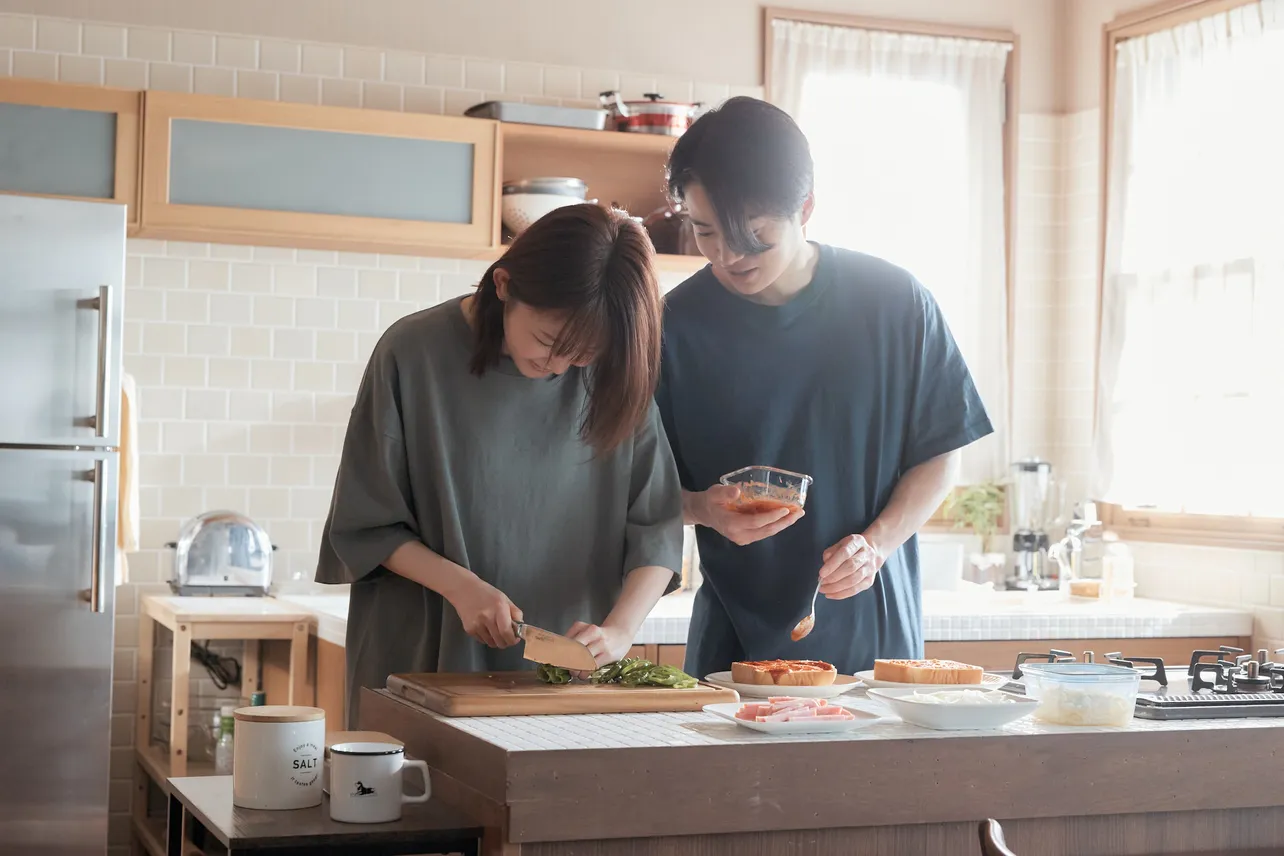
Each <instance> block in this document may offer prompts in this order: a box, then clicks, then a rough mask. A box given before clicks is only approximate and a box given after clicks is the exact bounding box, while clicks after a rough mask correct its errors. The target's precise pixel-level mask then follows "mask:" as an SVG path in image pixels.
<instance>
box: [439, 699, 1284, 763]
mask: <svg viewBox="0 0 1284 856" xmlns="http://www.w3.org/2000/svg"><path fill="white" fill-rule="evenodd" d="M842 701H843V703H844V704H845V705H848V706H850V707H854V708H860V709H862V710H866V711H869V712H871V713H875V714H878V715H879V716H882V717H883V719H881V720H880V721H878V722H876V723H873V724H871V725H868V726H866V727H864V728H857V729H854V730H852V731H844V732H837V733H828V734H825V733H822V734H792V735H788V734H787V735H780V734H764V733H762V732H759V731H752V730H750V729H748V728H744V727H743V726H739V725H736V724H735V723H733V722H728V721H727V720H725V719H722V718H720V717H717V716H714V715H713V714H710V713H704V712H703V711H695V712H691V713H617V714H611V715H609V716H603V715H601V714H597V715H592V714H579V715H559V716H486V717H455V718H451V717H442V716H438V715H437V714H435V713H432V712H430V711H427V710H422V709H420V710H421V712H422V714H423V715H424V716H431V717H434V718H435V719H438V720H440V721H442V722H444V723H448V724H449V725H451V726H452V727H454V728H457V729H459V730H460V731H463V732H465V733H467V734H471V735H473V736H474V737H477V738H479V739H481V740H485V741H486V742H487V743H491V744H493V745H495V746H498V747H500V748H501V749H504V750H505V751H507V752H533V751H541V750H549V749H552V750H576V749H640V748H648V747H660V746H726V745H735V744H761V743H791V742H806V743H812V742H817V741H835V742H844V743H845V742H851V741H857V742H859V741H867V740H906V739H913V740H931V739H942V738H960V737H965V738H966V737H975V738H981V739H984V738H994V737H1018V736H1037V735H1045V734H1087V733H1101V734H1107V733H1120V732H1130V733H1131V732H1155V731H1207V730H1218V729H1225V728H1272V727H1276V728H1277V727H1281V726H1284V720H1281V719H1276V718H1252V719H1193V720H1173V721H1164V720H1147V719H1133V720H1132V722H1131V723H1130V724H1129V725H1128V726H1127V727H1125V728H1105V727H1094V726H1069V725H1051V724H1048V723H1045V722H1041V721H1039V720H1037V719H1035V718H1034V717H1032V716H1028V717H1026V718H1024V719H1020V720H1017V721H1016V722H1014V723H1011V724H1010V725H1007V726H1004V727H1003V728H999V729H989V730H984V731H934V730H932V729H929V728H919V727H918V726H916V725H909V724H907V723H905V722H902V721H901V719H900V718H899V717H897V716H896V715H895V714H893V713H891V711H890V710H889V709H888V708H886V707H885V706H883V705H882V704H881V703H879V702H876V701H875V700H873V699H871V698H868V697H865V696H864V690H856V691H855V692H853V693H850V694H849V695H846V696H843V697H842Z"/></svg>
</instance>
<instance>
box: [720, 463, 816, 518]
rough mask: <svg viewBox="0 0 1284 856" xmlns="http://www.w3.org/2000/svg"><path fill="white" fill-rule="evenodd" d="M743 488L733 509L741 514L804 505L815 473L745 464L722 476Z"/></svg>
mask: <svg viewBox="0 0 1284 856" xmlns="http://www.w3.org/2000/svg"><path fill="white" fill-rule="evenodd" d="M719 481H721V482H722V483H723V484H725V485H734V486H736V487H738V488H740V496H739V498H738V499H737V500H736V501H735V502H734V503H732V504H731V505H730V506H728V507H729V508H731V509H732V510H733V511H739V512H740V513H741V514H762V513H763V512H765V511H775V510H777V509H780V508H790V509H794V508H802V507H803V506H804V505H806V504H807V488H808V487H809V486H810V485H811V482H812V478H811V476H806V475H803V474H802V473H791V472H789V471H788V470H779V469H776V468H775V467H745V468H744V469H742V470H736V471H735V472H733V473H727V474H726V475H725V476H723V477H722V478H721V479H719Z"/></svg>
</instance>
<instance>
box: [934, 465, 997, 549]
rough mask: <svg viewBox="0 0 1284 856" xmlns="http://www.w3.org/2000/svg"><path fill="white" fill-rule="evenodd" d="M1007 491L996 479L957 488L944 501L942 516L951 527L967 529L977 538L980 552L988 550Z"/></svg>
mask: <svg viewBox="0 0 1284 856" xmlns="http://www.w3.org/2000/svg"><path fill="white" fill-rule="evenodd" d="M1006 501H1007V494H1006V491H1005V489H1004V486H1003V485H1002V484H1001V483H999V482H983V483H981V484H974V485H967V486H965V487H961V488H959V489H958V490H956V491H954V492H953V493H951V494H950V495H949V497H948V498H947V499H946V500H945V517H946V519H947V520H951V521H953V522H954V528H955V529H971V530H972V531H973V532H974V533H976V535H977V536H979V537H980V539H981V552H982V553H983V554H988V553H989V552H990V539H991V538H993V537H994V533H996V532H997V531H998V529H999V521H1000V519H1002V517H1003V509H1004V507H1005V505H1006Z"/></svg>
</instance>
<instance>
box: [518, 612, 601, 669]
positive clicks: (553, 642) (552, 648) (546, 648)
mask: <svg viewBox="0 0 1284 856" xmlns="http://www.w3.org/2000/svg"><path fill="white" fill-rule="evenodd" d="M513 632H514V633H516V634H517V638H519V639H521V640H522V641H523V642H525V643H526V644H525V646H524V647H523V649H522V656H523V657H525V658H526V659H527V660H530V661H531V662H534V663H544V664H547V665H549V666H560V667H561V668H563V669H570V670H571V671H573V672H591V671H593V670H594V669H596V668H597V660H595V659H593V655H592V654H590V653H589V649H588V648H587V647H586V646H585V645H584V643H582V642H576V641H575V640H574V639H569V638H567V637H565V636H559V635H557V634H556V633H549V632H548V631H547V630H543V629H541V628H539V627H533V626H531V625H529V624H523V623H521V622H520V621H514V622H513Z"/></svg>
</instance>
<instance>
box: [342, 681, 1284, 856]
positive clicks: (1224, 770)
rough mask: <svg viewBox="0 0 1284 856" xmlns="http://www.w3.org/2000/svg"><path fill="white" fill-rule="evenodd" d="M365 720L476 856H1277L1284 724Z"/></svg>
mask: <svg viewBox="0 0 1284 856" xmlns="http://www.w3.org/2000/svg"><path fill="white" fill-rule="evenodd" d="M855 701H856V702H857V703H858V704H860V705H861V706H867V708H868V709H869V710H872V711H877V712H879V713H886V711H885V709H883V708H882V707H881V706H879V705H877V703H875V702H874V701H872V700H869V699H863V700H862V699H855ZM361 711H362V721H361V727H362V728H368V729H377V730H380V731H385V732H388V733H391V734H395V735H397V736H398V737H399V738H400V739H403V740H405V742H406V745H407V750H408V751H409V752H410V753H412V754H414V755H416V756H418V757H421V758H424V759H425V760H427V762H428V764H429V766H431V767H432V768H433V789H434V793H435V794H437V795H438V796H439V797H440V798H442V799H444V800H446V801H448V802H452V803H455V804H457V805H458V806H459V807H461V808H463V809H464V810H466V811H469V812H470V813H471V814H474V815H475V816H478V817H480V818H483V820H484V823H485V824H486V826H487V827H488V829H487V846H486V851H485V852H487V853H489V854H504V856H546V854H547V856H552V854H567V853H573V854H578V856H614V854H620V855H621V856H624V854H628V856H646V854H652V853H654V854H660V853H664V854H672V856H683V854H693V856H694V854H701V856H715V855H716V854H761V856H766V854H771V853H790V854H800V853H808V854H826V853H836V854H837V853H842V854H856V853H865V852H868V853H878V854H898V853H905V854H915V856H919V854H938V853H940V854H955V853H958V854H975V853H977V852H979V851H978V849H977V843H976V842H977V837H976V826H977V823H978V822H979V821H980V820H982V819H983V818H986V817H995V818H998V819H999V820H1001V821H1002V822H1003V826H1004V829H1005V831H1006V832H1007V836H1008V843H1009V845H1010V846H1011V847H1012V849H1013V851H1014V852H1016V853H1018V854H1021V856H1036V854H1043V855H1045V856H1061V854H1065V855H1066V856H1070V854H1074V856H1115V854H1130V856H1131V854H1147V856H1159V854H1177V853H1207V854H1211V853H1230V852H1238V853H1251V852H1260V853H1263V854H1264V853H1267V852H1279V848H1280V846H1281V844H1282V843H1284V795H1281V793H1280V792H1279V789H1278V788H1277V787H1276V786H1275V784H1274V783H1275V781H1276V780H1277V778H1278V776H1277V768H1278V763H1279V759H1280V758H1281V757H1284V719H1276V720H1272V719H1240V720H1195V721H1185V722H1156V721H1144V720H1133V722H1132V724H1131V725H1129V726H1128V727H1127V728H1115V729H1108V728H1072V727H1066V726H1054V725H1047V724H1043V723H1040V722H1038V721H1035V720H1033V719H1025V720H1021V721H1019V722H1017V723H1014V724H1012V725H1010V726H1007V727H1006V728H1004V729H1002V730H999V731H990V732H938V731H930V730H925V729H919V728H916V727H914V726H910V725H906V724H904V723H902V722H901V721H900V720H898V719H896V718H895V717H892V716H891V715H890V714H888V719H887V720H886V721H884V722H880V723H877V724H875V725H872V726H870V727H868V728H865V729H860V730H856V731H852V732H848V733H846V734H841V735H798V736H790V737H776V736H769V735H763V734H759V733H756V732H752V731H749V730H747V729H743V728H741V727H739V726H737V725H735V724H733V723H730V722H726V721H724V720H720V719H717V718H715V717H713V716H710V715H707V714H704V713H680V714H621V715H606V716H603V715H598V716H525V717H493V718H469V719H453V720H452V719H448V718H445V717H441V716H438V715H436V714H433V713H430V712H428V711H426V710H424V709H422V708H419V707H417V706H415V705H412V704H409V703H407V702H405V701H403V700H401V699H399V698H396V697H394V696H392V695H390V694H388V693H387V692H372V691H369V690H367V691H365V695H364V696H363V699H362V704H361ZM571 842H575V843H571Z"/></svg>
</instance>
